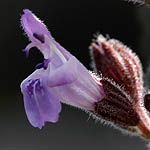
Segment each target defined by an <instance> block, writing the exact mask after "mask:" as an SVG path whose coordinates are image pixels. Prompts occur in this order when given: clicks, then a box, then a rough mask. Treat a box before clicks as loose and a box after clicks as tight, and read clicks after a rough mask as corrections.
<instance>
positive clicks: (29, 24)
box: [21, 9, 49, 40]
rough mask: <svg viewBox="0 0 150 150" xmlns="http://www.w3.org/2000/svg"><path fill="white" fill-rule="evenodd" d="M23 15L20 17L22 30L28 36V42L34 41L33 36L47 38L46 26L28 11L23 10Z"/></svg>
mask: <svg viewBox="0 0 150 150" xmlns="http://www.w3.org/2000/svg"><path fill="white" fill-rule="evenodd" d="M23 12H24V14H23V15H22V17H21V24H22V26H23V29H24V30H25V32H26V33H27V35H28V36H29V38H30V40H34V38H33V34H34V33H38V34H41V35H42V34H43V35H44V34H46V35H48V36H49V31H48V29H47V28H46V26H45V25H44V24H43V23H42V22H41V21H40V20H39V19H38V18H37V17H36V16H35V15H34V14H33V13H32V12H31V11H30V10H28V9H25V10H23Z"/></svg>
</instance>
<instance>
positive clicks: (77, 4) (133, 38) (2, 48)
mask: <svg viewBox="0 0 150 150" xmlns="http://www.w3.org/2000/svg"><path fill="white" fill-rule="evenodd" d="M24 8H28V9H30V10H32V11H33V12H34V13H35V14H36V15H37V16H38V17H40V18H41V19H42V20H44V22H45V23H46V25H47V27H48V28H49V30H50V31H51V33H52V35H53V36H54V37H55V39H56V40H57V41H58V42H59V43H60V44H61V45H63V46H64V47H65V48H66V49H67V50H68V51H70V52H71V53H72V54H73V55H75V56H76V57H77V58H78V59H79V60H80V61H81V62H82V63H83V64H84V65H85V66H86V67H87V68H88V69H91V68H90V56H89V49H88V47H89V45H90V43H91V41H92V39H93V37H94V34H96V33H98V32H99V33H101V34H103V35H106V34H109V36H110V37H112V38H116V39H119V40H120V41H122V42H123V43H125V44H126V45H128V46H129V47H131V48H132V49H133V51H134V52H136V53H137V54H138V55H139V56H140V59H141V61H142V64H143V68H144V70H146V66H147V65H148V63H149V58H150V8H148V7H145V6H138V5H133V4H132V3H127V2H124V1H123V0H99V1H96V0H91V1H85V0H82V1H81V0H75V1H72V0H39V1H38V0H37V1H34V0H12V1H11V0H5V1H3V0H1V2H0V52H1V53H0V65H1V66H0V67H1V69H0V75H1V76H0V77H1V78H0V150H145V149H146V148H145V143H146V142H144V141H142V140H141V139H140V138H138V137H130V136H128V135H123V134H121V132H120V131H118V130H114V129H113V128H110V127H107V126H103V125H102V124H100V122H97V123H96V122H95V120H94V119H92V118H90V119H89V116H88V114H85V113H84V112H82V111H80V110H78V109H75V108H72V107H69V106H65V105H63V111H62V112H61V115H60V120H59V122H58V123H56V124H51V123H47V124H46V126H45V127H44V128H43V129H42V130H39V129H36V128H33V127H32V126H31V125H30V124H29V122H28V120H27V118H26V114H25V111H24V106H23V98H22V95H21V92H20V83H21V81H22V80H23V79H24V78H26V77H27V76H28V75H29V74H30V73H31V72H33V71H34V67H35V65H36V64H37V63H39V62H40V61H41V60H42V56H41V54H40V53H39V52H38V51H37V50H36V48H33V49H32V51H31V53H30V56H29V58H28V59H26V57H25V54H24V53H22V52H21V49H23V48H25V46H26V45H27V44H28V39H27V38H26V37H25V36H24V35H23V31H22V29H21V26H20V15H21V14H22V10H23V9H24Z"/></svg>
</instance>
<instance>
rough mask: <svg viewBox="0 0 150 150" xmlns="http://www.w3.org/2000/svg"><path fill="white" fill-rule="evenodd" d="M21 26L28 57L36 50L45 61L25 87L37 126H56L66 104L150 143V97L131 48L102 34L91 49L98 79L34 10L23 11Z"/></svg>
mask: <svg viewBox="0 0 150 150" xmlns="http://www.w3.org/2000/svg"><path fill="white" fill-rule="evenodd" d="M21 24H22V26H23V29H24V31H25V32H26V34H27V35H28V37H29V39H30V41H31V43H30V44H29V45H27V47H26V48H25V51H26V53H27V55H28V53H29V50H30V49H31V48H32V47H37V48H38V49H39V50H40V52H41V53H42V54H43V56H44V60H43V62H42V63H40V64H38V65H37V66H36V70H35V71H34V72H33V73H32V74H31V75H30V76H29V77H27V78H26V79H25V80H24V81H23V82H22V83H21V91H22V93H23V97H24V106H25V111H26V114H27V117H28V119H29V121H30V123H31V124H32V125H33V126H34V127H39V128H42V127H43V126H44V125H45V122H53V123H54V122H57V121H58V118H59V113H60V112H61V103H65V104H68V105H72V106H74V107H78V108H81V109H84V110H85V111H87V112H90V113H92V114H93V115H94V116H96V117H97V118H99V119H101V120H103V121H106V122H108V123H111V124H112V125H113V126H115V127H119V128H120V129H123V130H126V131H130V132H131V133H136V135H140V136H141V137H144V138H147V139H148V138H150V93H149V92H148V93H145V91H146V90H145V88H144V86H143V71H142V66H141V63H140V60H139V58H138V57H137V56H136V55H135V54H134V53H133V52H132V51H131V50H130V49H129V48H128V47H126V46H125V45H123V44H122V43H121V42H119V41H117V40H115V39H108V40H107V39H106V38H104V37H103V36H102V35H99V36H98V37H97V39H96V40H95V42H93V43H92V44H91V46H90V50H91V54H92V58H93V66H94V70H95V72H96V74H97V76H95V74H92V73H91V72H89V71H88V70H87V69H86V68H85V67H84V66H83V65H82V64H81V63H80V62H79V61H78V60H77V59H76V58H75V57H74V56H72V55H71V54H70V53H69V52H68V51H67V50H65V49H64V48H63V47H62V46H60V45H59V44H58V43H57V42H56V41H55V40H54V38H53V37H52V36H51V34H50V32H49V31H48V30H47V28H46V26H45V25H44V24H43V23H42V22H41V21H40V20H39V19H38V18H37V17H36V16H35V15H34V14H33V13H32V12H31V11H29V10H24V14H23V15H22V17H21ZM98 76H99V77H98Z"/></svg>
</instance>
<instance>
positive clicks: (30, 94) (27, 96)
mask: <svg viewBox="0 0 150 150" xmlns="http://www.w3.org/2000/svg"><path fill="white" fill-rule="evenodd" d="M21 89H22V93H23V96H24V106H25V110H26V114H27V117H28V119H29V121H30V123H31V124H32V125H33V126H34V127H39V128H42V126H44V125H45V122H57V121H58V117H59V113H60V111H61V104H60V102H59V100H58V97H57V96H56V95H55V92H54V91H53V90H52V89H50V88H48V87H47V85H46V81H45V79H44V78H43V79H35V78H33V79H30V80H25V81H24V82H23V83H22V84H21Z"/></svg>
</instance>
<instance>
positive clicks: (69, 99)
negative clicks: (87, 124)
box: [48, 57, 104, 110]
mask: <svg viewBox="0 0 150 150" xmlns="http://www.w3.org/2000/svg"><path fill="white" fill-rule="evenodd" d="M67 63H68V64H67ZM67 63H66V64H64V65H63V66H62V67H59V68H58V69H57V70H56V72H54V73H52V74H50V76H49V77H48V86H50V87H51V86H52V87H54V89H55V91H56V92H57V94H58V95H59V96H60V100H61V102H63V103H65V104H69V105H72V106H75V107H79V108H83V109H85V110H93V109H94V103H95V102H97V101H99V100H101V99H102V98H103V97H104V91H103V87H102V86H101V85H100V84H98V83H97V82H96V81H95V80H94V78H93V77H92V76H93V75H92V74H90V72H88V70H87V69H86V68H85V67H84V66H83V65H82V64H81V63H80V62H79V61H78V60H77V59H76V58H75V57H71V58H70V59H69V60H68V62H67Z"/></svg>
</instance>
